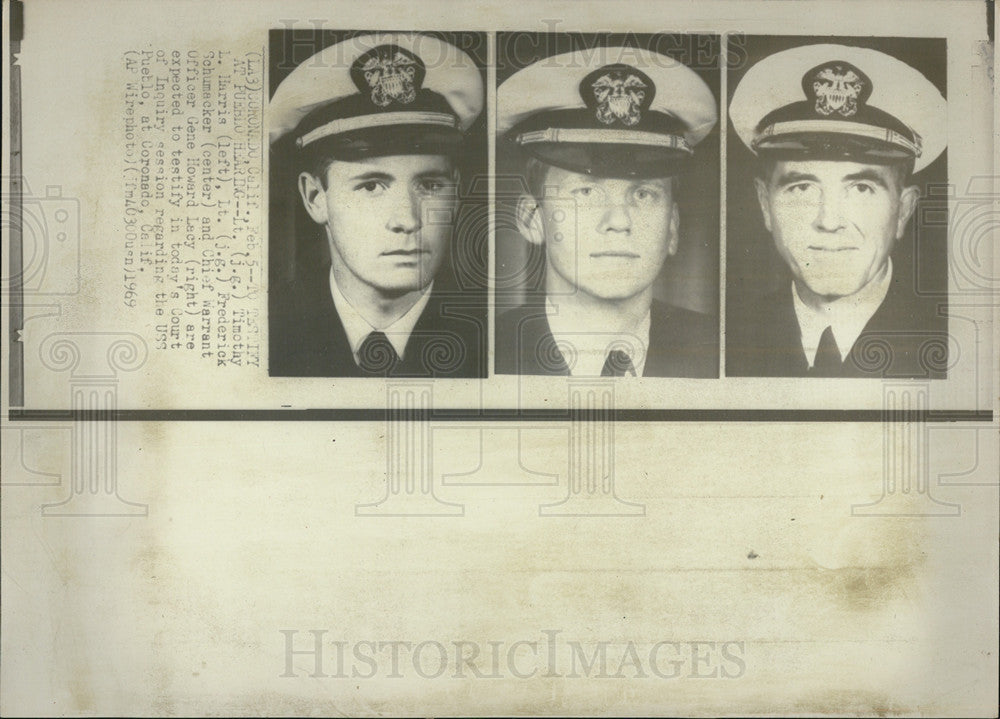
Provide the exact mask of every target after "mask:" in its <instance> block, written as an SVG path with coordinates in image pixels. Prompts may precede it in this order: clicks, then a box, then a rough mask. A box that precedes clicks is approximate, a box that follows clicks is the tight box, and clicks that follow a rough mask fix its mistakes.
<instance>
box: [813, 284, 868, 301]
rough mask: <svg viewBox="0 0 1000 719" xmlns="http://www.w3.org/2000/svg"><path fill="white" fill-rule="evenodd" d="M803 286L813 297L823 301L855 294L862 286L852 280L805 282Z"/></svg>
mask: <svg viewBox="0 0 1000 719" xmlns="http://www.w3.org/2000/svg"><path fill="white" fill-rule="evenodd" d="M805 286H806V289H808V290H809V292H810V293H812V295H813V296H814V297H816V298H818V299H820V300H822V301H823V302H835V301H836V300H840V299H843V298H845V297H850V296H851V295H854V294H857V293H858V291H860V290H861V287H862V285H861V284H859V283H858V282H856V281H853V280H852V281H849V282H848V281H845V282H829V281H826V282H813V283H809V282H806V283H805ZM803 299H804V298H803Z"/></svg>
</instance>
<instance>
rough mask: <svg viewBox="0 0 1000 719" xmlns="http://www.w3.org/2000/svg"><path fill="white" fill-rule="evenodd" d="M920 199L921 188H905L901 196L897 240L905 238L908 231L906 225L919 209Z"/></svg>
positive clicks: (897, 220) (911, 186)
mask: <svg viewBox="0 0 1000 719" xmlns="http://www.w3.org/2000/svg"><path fill="white" fill-rule="evenodd" d="M919 199H920V188H919V187H917V186H916V185H910V186H909V187H904V188H903V191H902V192H901V193H900V194H899V217H898V218H897V219H896V239H897V240H898V239H899V238H900V237H902V236H903V231H904V230H906V223H907V222H909V221H910V218H911V217H912V216H913V211H914V210H916V209H917V200H919Z"/></svg>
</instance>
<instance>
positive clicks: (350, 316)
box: [330, 267, 434, 363]
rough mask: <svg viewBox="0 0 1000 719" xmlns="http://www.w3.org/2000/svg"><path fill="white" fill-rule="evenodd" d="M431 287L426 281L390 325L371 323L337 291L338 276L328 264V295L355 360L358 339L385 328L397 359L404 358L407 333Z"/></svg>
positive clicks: (360, 339)
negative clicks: (425, 287) (424, 288)
mask: <svg viewBox="0 0 1000 719" xmlns="http://www.w3.org/2000/svg"><path fill="white" fill-rule="evenodd" d="M433 287H434V283H433V282H431V283H430V284H429V285H427V289H426V290H424V293H423V294H422V295H421V296H420V299H418V300H417V301H416V302H415V303H414V305H413V307H411V308H410V309H408V310H407V311H406V314H404V315H403V316H402V317H400V318H399V319H398V320H396V321H395V322H393V323H392V324H391V325H389V326H388V327H373V326H372V324H371V323H370V322H368V320H366V319H365V318H364V317H362V316H361V314H360V313H359V312H358V311H357V310H356V309H355V308H354V305H352V304H351V302H350V300H348V299H347V298H346V297H345V296H344V293H343V292H341V291H340V288H339V287H338V286H337V279H336V278H335V277H334V276H333V267H331V268H330V296H331V297H333V306H334V307H336V308H337V314H338V315H340V321H341V323H342V324H343V325H344V331H345V332H346V333H347V341H348V342H349V343H350V345H351V353H352V354H353V355H354V362H355V363H357V362H358V350H360V349H361V343H362V342H364V341H365V338H366V337H368V335H369V334H371V333H372V332H384V333H385V336H386V337H387V338H388V340H389V344H391V345H392V348H393V349H394V350H396V354H397V355H399V358H400V359H403V352H404V351H405V350H406V343H407V342H408V341H409V339H410V335H411V334H413V328H414V327H415V326H416V324H417V320H419V319H420V315H421V314H422V313H423V311H424V308H425V307H426V306H427V303H428V302H429V301H430V298H431V289H432V288H433Z"/></svg>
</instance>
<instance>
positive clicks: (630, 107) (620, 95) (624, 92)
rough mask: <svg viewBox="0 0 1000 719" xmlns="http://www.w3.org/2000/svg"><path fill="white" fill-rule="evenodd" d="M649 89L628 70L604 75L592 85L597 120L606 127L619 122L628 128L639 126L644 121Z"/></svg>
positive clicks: (612, 71) (614, 71)
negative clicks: (644, 104)
mask: <svg viewBox="0 0 1000 719" xmlns="http://www.w3.org/2000/svg"><path fill="white" fill-rule="evenodd" d="M647 87H648V86H647V85H646V83H645V82H643V81H642V80H641V79H640V78H639V76H638V75H636V74H634V73H631V72H628V71H627V70H611V71H610V72H606V73H604V74H603V75H601V76H600V77H598V78H597V79H596V80H594V82H593V83H591V88H592V90H593V93H594V100H596V102H597V119H598V120H600V121H601V122H602V123H604V124H605V125H611V124H613V123H614V122H615V121H619V120H620V121H621V123H622V124H623V125H626V126H628V127H631V126H633V125H635V124H637V123H638V122H639V120H641V119H642V108H643V101H644V100H645V98H646V90H647Z"/></svg>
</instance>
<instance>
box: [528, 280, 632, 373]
mask: <svg viewBox="0 0 1000 719" xmlns="http://www.w3.org/2000/svg"><path fill="white" fill-rule="evenodd" d="M560 310H562V311H560ZM545 316H546V319H548V322H549V329H550V330H551V331H552V338H553V339H554V340H555V342H556V346H557V347H558V348H559V350H560V352H561V353H562V355H563V357H564V358H565V360H566V364H567V365H568V366H569V373H570V375H571V376H573V377H600V376H601V370H602V369H604V363H605V362H606V361H607V359H608V353H609V352H611V351H612V350H621V351H623V352H625V354H627V355H628V356H629V359H631V360H632V366H633V367H634V368H635V372H636V376H639V377H641V376H642V371H643V369H644V368H645V367H646V351H647V348H648V347H649V324H650V317H649V311H648V310H647V311H646V315H645V316H644V317H643V318H642V319H641V320H640V321H639V322H638V323H637V324H636V325H635V327H632V328H630V330H627V331H623V332H595V331H594V330H593V329H592V328H591V327H588V326H587V321H586V316H585V315H577V313H573V312H572V311H571V310H570V309H569V308H568V307H567V306H566V304H565V303H564V304H560V305H559V306H556V305H555V304H553V303H552V300H551V299H550V298H548V297H546V298H545ZM626 376H628V375H626Z"/></svg>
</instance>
